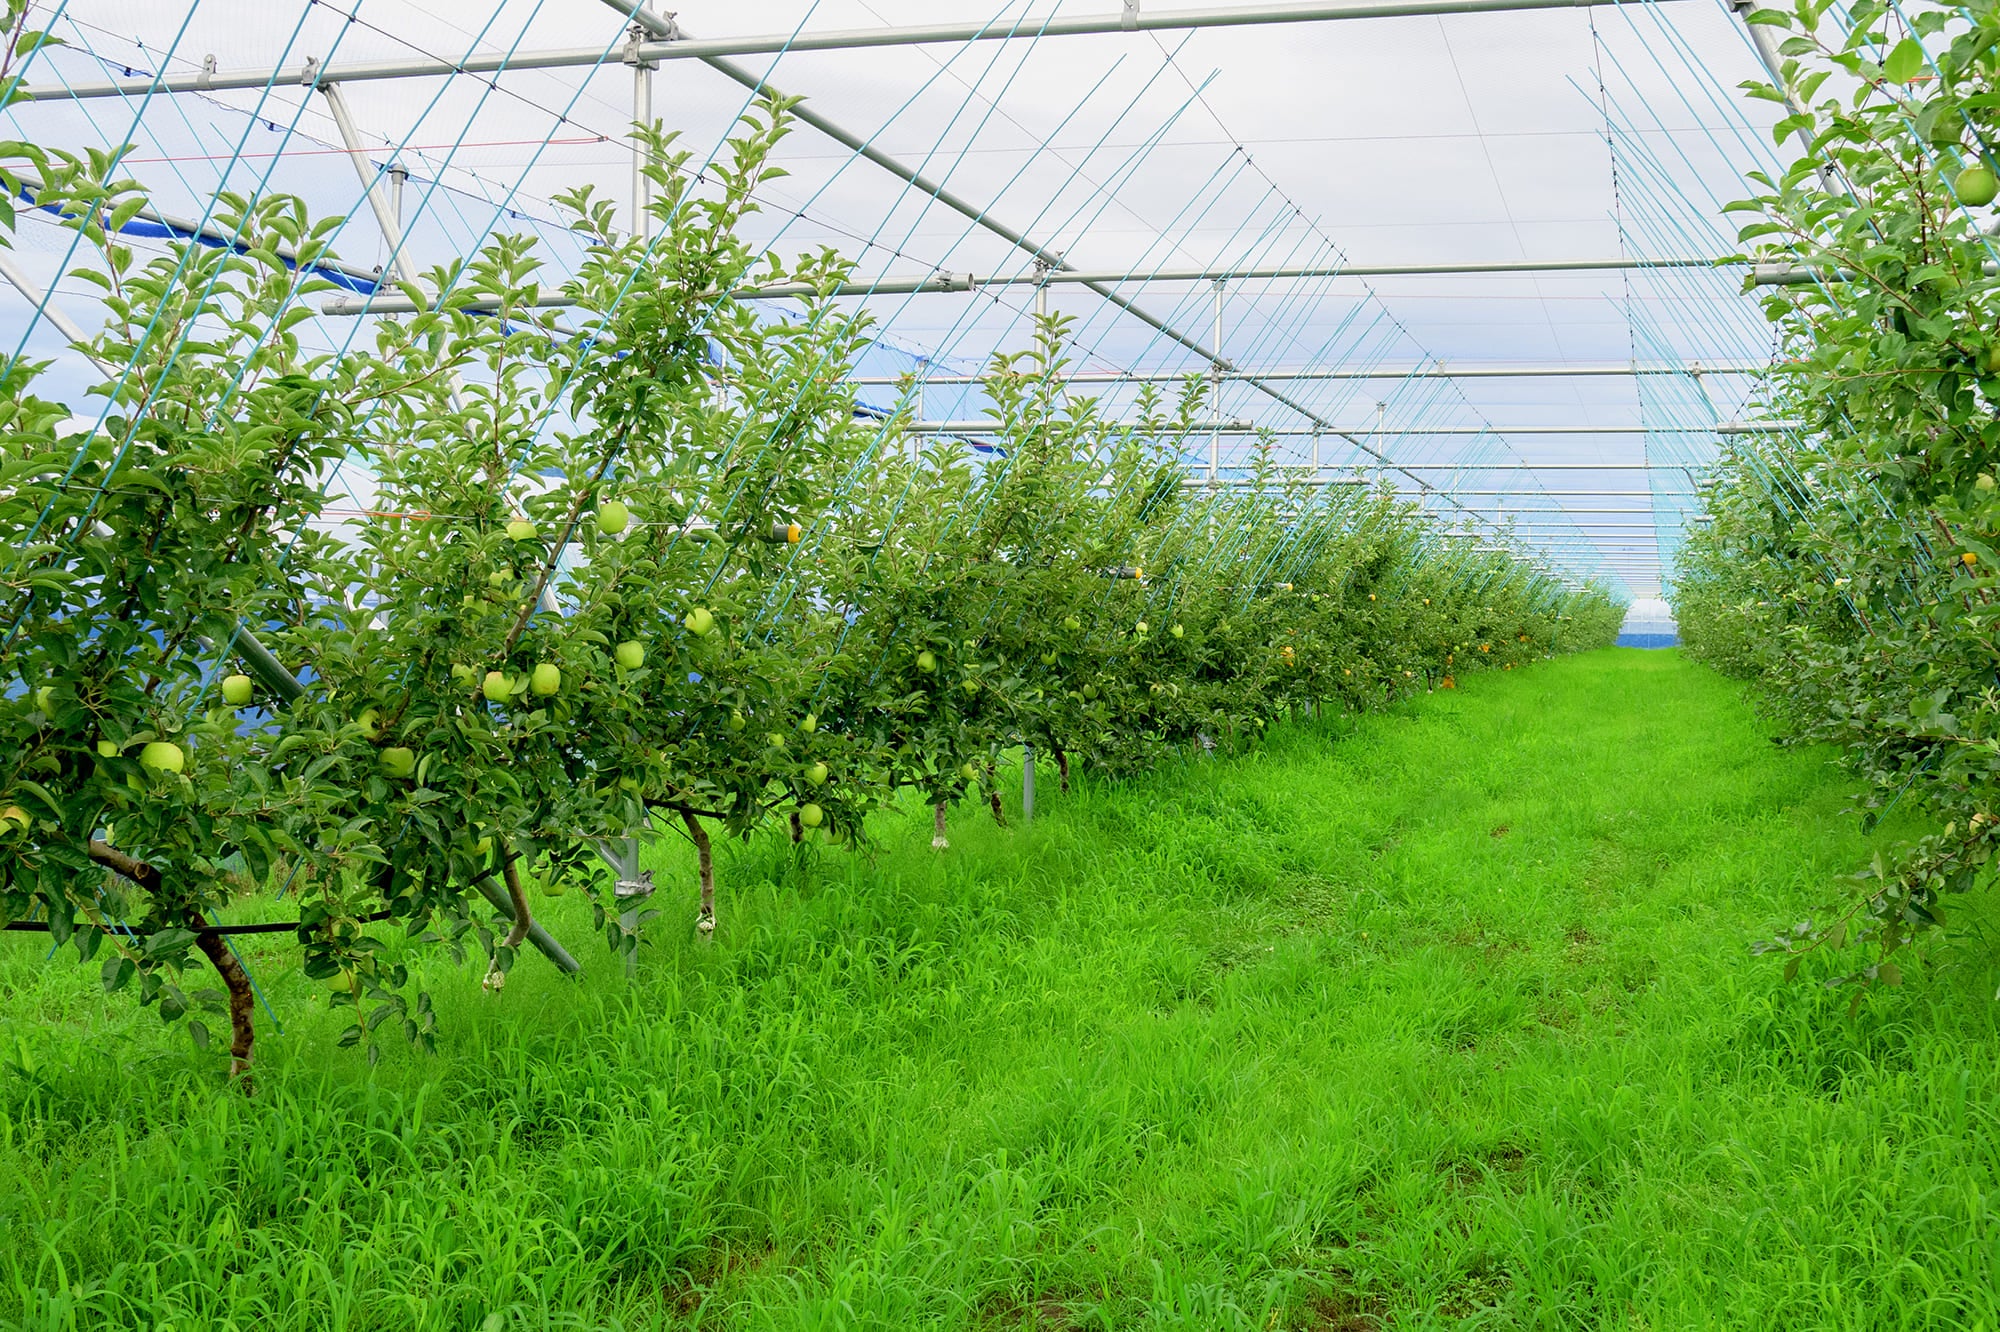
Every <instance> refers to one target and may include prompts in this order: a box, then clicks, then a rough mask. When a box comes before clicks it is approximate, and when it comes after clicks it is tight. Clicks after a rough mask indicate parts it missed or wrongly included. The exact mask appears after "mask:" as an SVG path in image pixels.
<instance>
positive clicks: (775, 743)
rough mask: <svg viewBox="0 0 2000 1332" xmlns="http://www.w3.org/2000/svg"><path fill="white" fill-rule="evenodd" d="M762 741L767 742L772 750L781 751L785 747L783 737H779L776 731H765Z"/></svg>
mask: <svg viewBox="0 0 2000 1332" xmlns="http://www.w3.org/2000/svg"><path fill="white" fill-rule="evenodd" d="M764 739H765V740H766V741H768V742H769V744H770V746H771V748H773V749H783V748H784V747H785V737H784V736H782V735H779V734H778V733H777V732H776V731H766V732H765V733H764Z"/></svg>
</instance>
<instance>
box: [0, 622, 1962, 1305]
mask: <svg viewBox="0 0 2000 1332" xmlns="http://www.w3.org/2000/svg"><path fill="white" fill-rule="evenodd" d="M1051 786H1052V782H1050V781H1049V780H1048V779H1047V778H1046V776H1045V778H1044V782H1043V788H1042V789H1043V797H1042V808H1041V810H1040V811H1039V817H1038V818H1037V819H1036V820H1035V822H1034V823H1033V824H1032V825H1031V826H1029V827H1027V828H1025V829H1022V828H1016V829H1015V830H1013V831H1009V832H1001V831H998V830H996V829H993V828H992V827H990V825H989V824H988V823H987V822H986V821H985V820H984V817H983V815H978V814H977V812H976V811H973V810H970V809H967V810H963V811H960V812H959V813H958V814H957V815H956V816H955V819H954V824H955V826H954V829H953V848H952V850H951V851H950V852H948V853H946V854H944V855H935V854H933V853H932V852H931V851H930V850H929V837H930V830H929V827H928V819H927V818H922V819H919V818H911V819H909V820H907V821H906V822H900V823H898V822H885V823H884V825H883V829H882V839H883V842H884V847H883V849H882V850H880V851H879V852H877V853H874V854H872V855H868V856H855V855H850V854H848V853H845V852H838V851H832V850H829V849H825V848H818V849H814V848H810V847H809V848H807V849H806V850H804V851H803V852H801V851H797V850H794V849H793V848H791V847H790V846H788V845H786V844H785V843H783V842H782V841H780V840H777V839H775V838H774V839H770V840H760V841H758V842H755V843H752V844H749V845H742V844H736V845H735V846H734V849H733V850H730V851H727V852H725V853H724V854H723V856H722V863H721V866H720V870H721V875H720V877H721V882H722V885H723V889H722V893H723V912H722V929H721V932H720V937H719V939H718V941H717V942H716V943H715V944H714V945H712V946H704V945H702V944H700V943H697V942H696V941H695V939H694V938H693V933H692V929H691V925H692V891H693V890H692V876H691V869H690V866H689V864H688V861H687V859H686V858H685V857H684V856H683V855H682V853H681V851H680V849H679V848H677V847H675V848H666V849H664V850H663V853H662V854H663V860H662V864H661V867H660V868H661V871H662V872H661V875H660V877H661V880H662V882H663V883H672V884H674V885H676V887H675V889H674V890H673V891H674V892H676V893H678V895H679V897H680V898H681V899H685V901H681V902H679V903H678V904H677V905H676V909H673V910H670V911H669V912H668V916H667V918H665V919H663V920H661V921H659V922H657V923H656V924H655V925H654V927H653V929H652V931H651V937H650V944H651V946H650V947H649V948H648V949H647V950H646V952H645V954H644V955H643V958H642V962H641V967H640V974H639V976H638V977H637V979H636V980H633V981H627V980H626V979H625V978H624V977H623V975H622V974H621V971H620V968H619V967H618V965H617V964H616V963H615V962H614V961H612V960H611V959H610V958H608V957H607V956H606V955H604V954H603V953H602V952H601V951H600V950H599V949H597V948H596V946H595V945H592V944H590V943H589V941H588V938H587V933H588V931H587V926H588V917H587V909H586V908H585V907H584V906H583V904H582V903H581V902H580V901H578V900H577V899H576V898H573V897H572V898H566V899H562V900H560V901H557V902H554V903H551V904H549V906H550V907H551V910H550V911H549V913H548V921H549V923H550V925H551V927H552V928H553V929H554V931H555V932H556V933H557V935H558V936H560V937H564V938H567V939H569V940H571V941H572V943H573V944H575V945H577V946H578V947H579V949H580V951H581V955H582V956H583V957H584V958H585V960H586V962H587V964H589V966H590V971H589V974H588V975H587V976H586V977H585V978H583V979H582V980H581V981H580V982H579V981H565V980H562V979H560V978H559V977H557V976H556V975H554V974H553V972H552V970H551V969H550V968H548V967H546V966H544V965H542V964H541V962H540V960H539V959H538V958H535V957H533V956H532V955H531V956H527V957H524V958H523V960H522V963H521V965H520V966H518V967H517V968H516V969H515V971H514V973H513V977H512V979H511V980H510V982H509V985H508V987H507V989H506V991H505V993H504V995H503V996H500V997H494V996H488V995H483V994H482V993H481V992H480V989H479V972H480V970H481V969H482V968H481V967H480V966H479V964H478V963H477V962H476V961H468V963H467V964H466V965H465V966H464V967H459V968H454V967H453V966H451V965H450V964H449V963H448V962H447V961H445V960H443V959H432V960H430V961H428V962H427V963H425V966H424V969H425V974H426V980H427V983H428V984H429V985H430V986H431V987H432V988H433V990H434V991H435V992H436V993H437V997H438V1002H439V1007H440V1010H441V1025H442V1034H441V1038H440V1052H439V1054H438V1055H437V1056H435V1057H428V1058H427V1057H424V1056H421V1055H418V1054H415V1053H412V1052H406V1051H401V1050H394V1049H392V1050H391V1051H390V1053H389V1055H388V1057H387V1058H385V1059H384V1061H383V1063H382V1064H381V1066H380V1067H377V1068H374V1069H370V1068H369V1067H368V1066H367V1065H366V1063H365V1062H364V1061H363V1060H361V1059H360V1058H359V1057H358V1056H357V1055H355V1054H354V1053H353V1052H350V1051H343V1050H339V1049H336V1048H334V1046H333V1036H334V1035H335V1034H336V1033H337V1030H338V1027H339V1025H340V1024H339V1022H338V1021H336V1020H335V1019H333V1018H332V1017H331V1016H330V1015H328V1014H326V1013H325V1012H324V1010H323V1005H321V1004H320V1003H319V1001H316V999H315V994H314V990H313V987H311V986H310V985H309V984H308V983H307V982H305V981H304V980H303V979H302V978H301V977H300V976H299V975H297V974H296V973H295V972H288V971H287V970H286V963H285V961H284V960H283V959H284V958H285V957H286V956H287V952H286V950H283V949H282V948H281V947H273V948H272V949H271V950H270V951H269V952H258V951H256V950H255V945H251V951H250V952H249V961H250V963H251V965H252V967H253V968H254V969H255V971H256V974H257V976H258V978H259V980H260V982H261V984H262V985H263V987H264V990H265V993H266V994H267V995H268V997H269V999H270V1002H271V1004H272V1006H273V1008H274V1009H275V1011H276V1012H277V1014H278V1015H279V1016H281V1017H282V1018H283V1019H284V1022H285V1027H286V1029H285V1032H284V1034H283V1035H278V1034H277V1033H276V1032H275V1031H272V1030H271V1029H270V1028H269V1025H268V1021H267V1026H266V1034H265V1038H264V1039H263V1040H261V1041H260V1042H259V1058H260V1062H259V1069H258V1077H259V1090H258V1092H257V1095H256V1096H255V1097H254V1098H251V1099H246V1098H244V1097H241V1096H238V1095H236V1094H234V1093H231V1092H228V1091H224V1090H222V1089H221V1087H220V1082H221V1078H220V1076H219V1070H218V1067H217V1065H216V1064H215V1062H214V1061H213V1060H212V1059H211V1058H209V1057H207V1056H203V1055H198V1054H196V1053H194V1052H193V1051H192V1050H191V1049H189V1048H188V1047H187V1046H186V1044H185V1041H184V1038H183V1037H181V1036H180V1034H179V1033H163V1032H162V1031H161V1029H160V1027H159V1025H158V1023H157V1021H156V1020H155V1019H154V1018H153V1017H152V1015H150V1014H145V1013H135V1012H134V1011H133V1010H132V1008H131V1006H130V1001H129V999H128V998H126V997H124V996H120V997H117V998H115V999H111V1000H107V999H105V998H103V997H102V996H99V995H96V994H94V993H93V992H92V991H91V989H90V986H91V983H92V980H93V977H94V971H95V969H94V968H80V967H77V966H75V965H74V964H73V963H72V962H59V963H57V964H51V965H47V966H45V965H44V964H43V961H42V957H43V953H44V951H45V949H46V942H45V941H44V942H43V943H41V944H40V945H39V946H38V945H37V944H36V942H35V941H33V940H31V939H24V938H22V937H20V936H9V937H7V938H6V940H5V941H4V943H0V1055H9V1056H10V1057H11V1059H12V1062H13V1067H12V1068H11V1069H9V1070H8V1071H6V1072H4V1073H0V1325H3V1326H6V1327H9V1328H14V1327H19V1328H32V1329H37V1332H40V1330H41V1329H58V1328H62V1329H70V1328H75V1329H84V1328H92V1329H94V1328H106V1327H146V1328H156V1329H157V1328H169V1327H171V1328H173V1329H176V1330H177V1332H192V1330H193V1329H205V1328H218V1327H237V1328H260V1329H263V1328H271V1329H276V1328H284V1329H306V1328H312V1329H320V1328H340V1329H363V1328H383V1329H389V1328H397V1329H401V1328H424V1329H431V1328H438V1329H446V1328H449V1329H487V1328H492V1329H501V1328H544V1327H561V1328H569V1327H577V1328H584V1327H589V1328H596V1327H622V1328H682V1327H690V1328H692V1327H701V1328H731V1329H736V1328H741V1329H775V1328H785V1329H794V1328H798V1329H812V1328H880V1329H892V1328H893V1329H898V1330H901V1329H912V1328H1029V1327H1042V1328H1107V1329H1108V1328H1119V1329H1124V1328H1151V1329H1169V1328H1173V1329H1189V1330H1190V1332H1194V1330H1196V1329H1199V1330H1201V1332H1211V1330H1213V1329H1236V1328H1241V1329H1246V1332H1247V1330H1248V1329H1273V1328H1292V1329H1354V1328H1367V1327H1377V1326H1380V1327H1397V1328H1432V1327H1440V1328H1441V1327H1507V1328H1514V1327H1520V1328H1530V1327H1532V1328H1603V1327H1618V1328H1687V1327H1729V1328H1740V1327H1762V1328H1772V1329H1794V1328H1818V1327H1827V1328H1853V1329H1862V1328H1867V1329H1878V1328H1904V1327H1910V1328H1916V1327H1923V1328H1946V1327H1950V1328H1960V1327H1963V1328H1972V1327H1981V1326H1984V1327H1985V1328H1988V1329H2000V1153H1996V1143H2000V1133H1996V1125H1995V1108H1996V1106H2000V1058H1996V1054H2000V1030H1996V1021H1995V1011H1994V1005H1993V1003H1992V1000H1991V996H1992V994H1993V991H1994V985H1995V981H1996V975H1995V968H1994V966H1993V964H1992V961H1991V958H1992V950H1990V949H1989V948H1988V946H1987V945H1986V943H1985V941H1984V939H1983V937H1982V936H1981V935H1980V934H1979V932H1978V931H1977V929H1975V928H1974V925H1973V923H1970V922H1968V923H1967V925H1966V927H1965V932H1964V934H1963V937H1961V938H1959V939H1957V940H1956V941H1954V942H1952V943H1950V944H1949V945H1947V946H1946V947H1945V948H1943V949H1942V950H1941V951H1940V952H1939V953H1938V955H1937V956H1936V957H1935V958H1934V964H1933V965H1932V966H1931V967H1929V968H1927V969H1923V970H1921V971H1918V970H1917V969H1915V968H1912V971H1913V972H1915V973H1916V974H1913V975H1912V978H1911V984H1909V985H1908V986H1906V987H1905V988H1903V989H1902V990H1898V991H1881V992H1878V993H1877V994H1875V995H1874V996H1872V997H1871V998H1870V1000H1869V1002H1868V1003H1867V1004H1866V1005H1865V1006H1864V1007H1863V1009H1862V1011H1861V1014H1860V1016H1859V1017H1858V1018H1857V1019H1855V1020H1852V1021H1850V1020H1848V1019H1847V1017H1846V1015H1845V1011H1846V996H1845V995H1844V994H1841V993H1829V992H1827V991H1826V990H1824V989H1823V988H1821V987H1819V986H1816V985H1813V984H1810V983H1807V982H1806V981H1802V982H1800V983H1795V984H1791V985H1786V984H1785V983H1783V981H1782V979H1781V975H1780V970H1779V967H1778V966H1777V965H1776V964H1774V963H1772V962H1770V961H1769V960H1761V959H1756V958H1753V957H1751V956H1750V955H1749V953H1748V951H1747V944H1748V942H1749V941H1750V940H1751V939H1753V938H1756V937H1760V936H1762V935H1764V934H1766V933H1768V931H1769V930H1770V929H1771V928H1772V927H1773V926H1774V925H1776V924H1779V923H1782V922H1784V921H1786V920H1789V919H1791V918H1792V917H1793V916H1794V915H1796V914H1797V913H1798V912H1800V911H1801V910H1803V909H1804V908H1805V907H1806V906H1808V905H1809V904H1813V903H1816V902H1819V901H1821V900H1823V899H1825V898H1827V897H1829V896H1832V895H1835V894H1837V893H1838V892H1840V891H1841V890H1840V888H1839V886H1838V883H1837V880H1838V877H1839V876H1840V875H1841V874H1843V873H1845V872H1847V871H1848V870H1850V869H1851V868H1852V867H1853V866H1855V865H1856V864H1858V863H1860V862H1861V861H1862V860H1863V859H1864V858H1865V857H1866V855H1867V853H1868V849H1869V848H1868V844H1867V842H1866V841H1864V840H1863V839H1862V838H1861V836H1860V835H1859V833H1858V832H1857V831H1856V827H1855V823H1854V821H1853V820H1852V819H1848V818H1843V817H1841V815H1840V811H1841V809H1842V806H1843V803H1844V800H1845V797H1846V793H1847V791H1848V790H1849V785H1848V783H1846V782H1845V781H1844V780H1843V779H1842V777H1841V775H1840V774H1839V773H1838V771H1837V770H1835V769H1834V768H1833V767H1832V766H1831V764H1830V756H1829V754H1828V753H1827V752H1824V751H1801V750H1796V749H1781V748H1779V747H1776V746H1774V745H1773V744H1771V743H1770V741H1769V739H1768V736H1767V732H1766V730H1765V729H1764V728H1763V727H1762V726H1761V725H1759V724H1758V722H1757V721H1756V720H1755V718H1754V717H1753V716H1752V715H1751V713H1750V712H1749V710H1748V709H1747V707H1746V706H1745V704H1744V703H1743V702H1741V701H1740V699H1739V698H1738V696H1737V694H1736V692H1735V690H1734V688H1733V687H1732V686H1731V685H1729V684H1728V683H1726V682H1724V681H1722V680H1720V679H1719V678H1717V677H1715V676H1713V675H1711V674H1709V673H1707V672H1705V671H1703V670H1702V669H1700V668H1698V667H1695V666H1692V665H1690V664H1687V663H1685V662H1683V661H1681V660H1679V659H1678V657H1677V656H1676V654H1673V653H1639V652H1630V651H1606V652H1600V653H1595V654H1591V655H1589V656H1587V657H1582V658H1575V659H1571V660H1567V661H1562V662H1554V663H1549V664H1545V665H1541V666H1537V667H1534V668H1532V669H1527V670H1521V671H1516V672H1512V673H1509V674H1504V675H1493V674H1489V675H1486V676H1482V677H1479V678H1476V679H1472V680H1469V681H1468V682H1467V684H1466V686H1465V687H1464V688H1462V689H1461V690H1459V691H1457V692H1454V693H1440V694H1437V695H1434V696H1432V697H1429V698H1427V699H1425V700H1423V701H1422V702H1421V703H1419V704H1417V705H1415V706H1412V707H1410V708H1407V709H1405V710H1402V711H1400V712H1398V713H1395V714H1391V715H1386V716H1379V717H1372V718H1367V719H1363V720H1360V721H1358V722H1355V721H1343V722H1337V723H1330V724H1327V725H1325V726H1317V725H1312V724H1303V723H1302V724H1300V725H1298V726H1296V727H1293V728H1290V729H1289V730H1287V731H1286V732H1285V733H1284V734H1282V735H1279V736H1277V737H1275V738H1274V739H1273V741H1272V742H1271V744H1270V745H1269V746H1268V747H1267V748H1266V749H1265V750H1263V751H1262V752H1260V753H1257V754H1253V755H1249V756H1246V757H1241V758H1236V759H1227V760H1208V761H1197V762H1192V763H1190V764H1188V765H1186V766H1185V767H1180V768H1176V769H1173V770H1170V771H1165V772H1161V773H1158V774H1155V775H1154V776H1152V777H1150V778H1147V779H1145V780H1143V781H1137V782H1132V783H1129V784H1124V785H1119V786H1114V787H1100V788H1086V789H1083V790H1080V791H1078V792H1077V793H1076V794H1074V795H1072V796H1070V797H1068V798H1060V797H1057V796H1056V795H1055V794H1054V792H1053V791H1052V790H1051V789H1050V788H1051ZM1895 831H1896V830H1895V829H1893V828H1885V829H1884V830H1882V831H1880V832H1878V833H1877V836H1893V835H1895ZM663 900H668V901H672V900H673V899H672V895H671V894H669V895H668V896H667V897H666V898H664V899H663ZM679 907H685V908H686V909H685V910H682V909H679Z"/></svg>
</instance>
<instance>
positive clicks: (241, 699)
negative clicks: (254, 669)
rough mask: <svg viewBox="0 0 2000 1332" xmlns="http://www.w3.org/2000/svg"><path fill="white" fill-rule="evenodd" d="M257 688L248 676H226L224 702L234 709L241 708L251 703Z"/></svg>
mask: <svg viewBox="0 0 2000 1332" xmlns="http://www.w3.org/2000/svg"><path fill="white" fill-rule="evenodd" d="M255 687H256V686H255V683H254V682H253V681H252V680H251V679H250V677H249V676H247V675H225V676H223V677H222V701H223V702H224V703H227V704H228V705H229V706H230V707H232V708H240V707H242V706H243V705H244V704H245V703H248V702H249V701H250V694H251V691H252V690H253V689H254V688H255Z"/></svg>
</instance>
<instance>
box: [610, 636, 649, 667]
mask: <svg viewBox="0 0 2000 1332" xmlns="http://www.w3.org/2000/svg"><path fill="white" fill-rule="evenodd" d="M611 652H612V655H613V656H615V657H617V658H618V664H619V665H620V666H623V667H624V668H625V669H626V670H628V671H636V670H638V669H639V668H640V667H641V666H644V665H645V664H646V645H645V644H644V643H641V642H639V641H638V640H636V639H627V640H626V641H624V642H623V643H620V644H619V645H618V646H617V647H615V648H613V649H612V650H611Z"/></svg>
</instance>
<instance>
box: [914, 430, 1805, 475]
mask: <svg viewBox="0 0 2000 1332" xmlns="http://www.w3.org/2000/svg"><path fill="white" fill-rule="evenodd" d="M1782 430H1783V427H1781V426H1764V425H1757V424H1749V425H1745V424H1740V423H1732V422H1726V421H1725V422H1723V423H1722V424H1721V425H1715V426H1588V425H1537V426H1409V427H1407V428H1401V429H1398V428H1394V427H1391V428H1386V429H1383V428H1377V427H1372V426H1361V425H1349V426H1339V425H1329V426H1325V427H1323V428H1318V429H1314V428H1311V427H1307V426H1283V427H1269V426H1255V425H1250V424H1247V423H1244V422H1236V421H1232V422H1229V423H1228V424H1226V425H1216V424H1212V423H1209V422H1205V421H1204V422H1200V423H1198V424H1196V425H1195V426H1194V427H1193V428H1192V430H1191V431H1190V434H1191V435H1211V434H1214V435H1246V436H1248V435H1277V436H1302V437H1312V436H1318V437H1321V438H1326V437H1334V438H1339V439H1421V438H1428V437H1430V436H1434V435H1474V436H1477V435H1763V434H1779V433H1781V432H1782ZM993 432H994V423H993V422H992V421H976V420H969V421H915V422H912V423H911V424H910V426H909V428H908V433H910V434H913V435H982V434H983V435H990V434H992V433H993ZM1393 465H1395V466H1401V464H1400V463H1398V464H1393Z"/></svg>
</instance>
